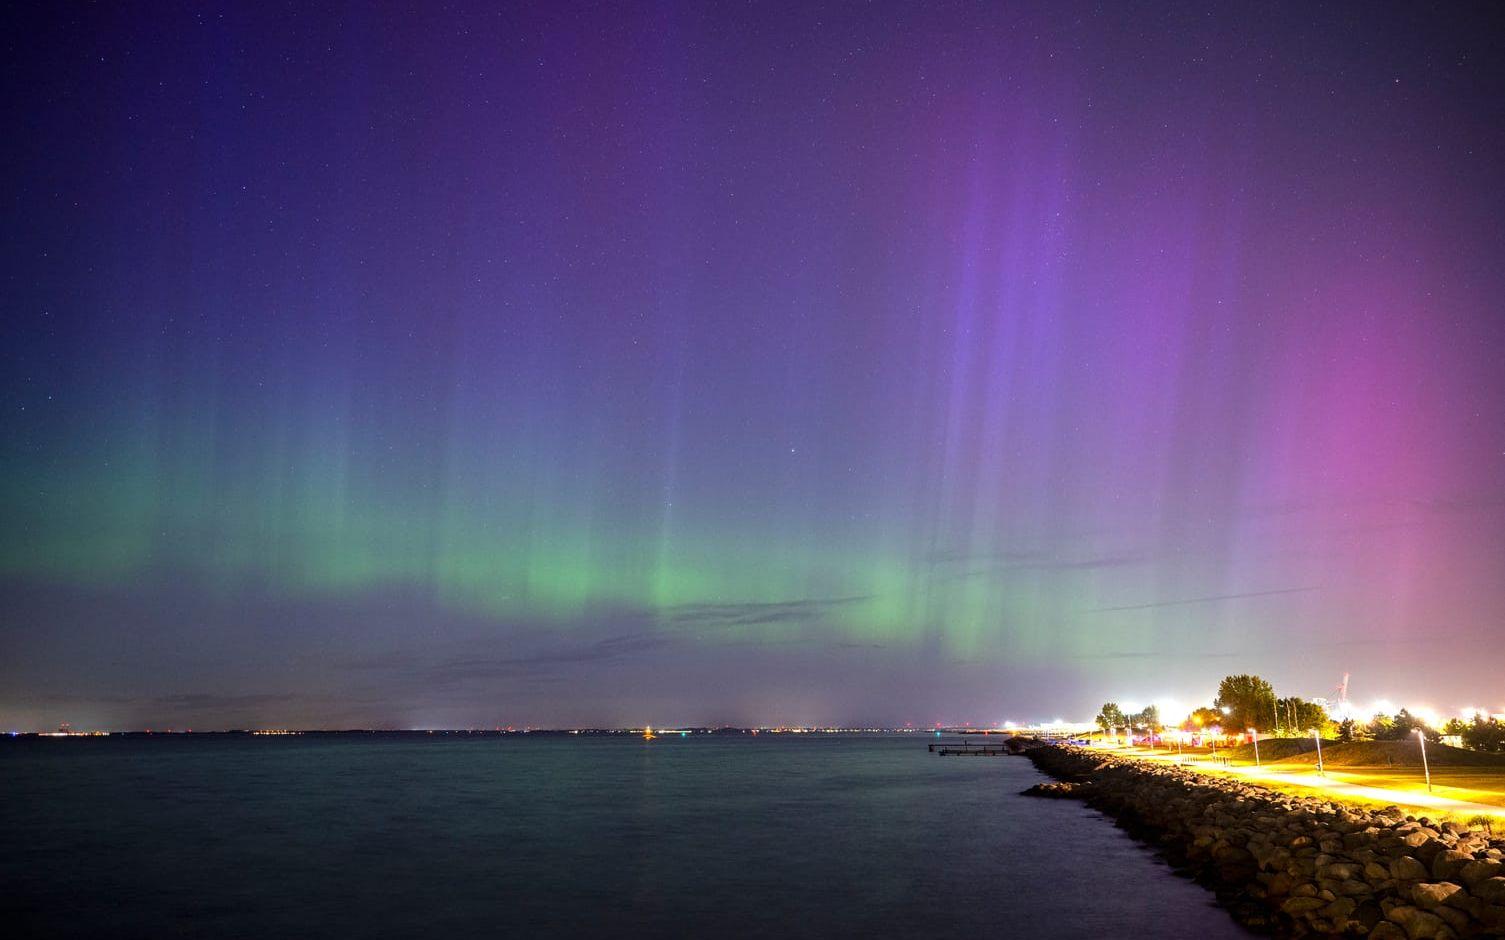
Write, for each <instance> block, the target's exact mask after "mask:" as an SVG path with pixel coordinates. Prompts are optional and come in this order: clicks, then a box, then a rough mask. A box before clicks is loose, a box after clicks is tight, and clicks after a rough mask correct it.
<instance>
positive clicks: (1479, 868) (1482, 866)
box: [1458, 858, 1505, 888]
mask: <svg viewBox="0 0 1505 940" xmlns="http://www.w3.org/2000/svg"><path fill="white" fill-rule="evenodd" d="M1496 875H1505V865H1501V864H1500V863H1499V862H1497V861H1495V860H1494V859H1492V858H1490V859H1481V860H1480V861H1477V862H1468V863H1466V864H1464V866H1463V868H1462V869H1461V870H1460V871H1459V873H1458V877H1460V878H1462V879H1463V884H1464V885H1465V886H1466V887H1469V888H1472V887H1473V886H1474V885H1476V884H1478V883H1479V882H1481V881H1487V880H1489V879H1490V878H1493V877H1495V876H1496Z"/></svg>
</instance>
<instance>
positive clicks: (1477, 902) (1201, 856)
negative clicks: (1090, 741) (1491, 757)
mask: <svg viewBox="0 0 1505 940" xmlns="http://www.w3.org/2000/svg"><path fill="white" fill-rule="evenodd" d="M1024 753H1025V756H1027V757H1029V758H1030V760H1031V761H1032V762H1033V763H1034V765H1035V766H1036V767H1037V768H1038V769H1039V770H1040V771H1041V772H1042V773H1044V774H1046V775H1047V776H1049V777H1052V778H1054V779H1055V780H1057V781H1059V782H1057V783H1048V784H1039V785H1036V786H1035V787H1031V788H1030V789H1029V790H1027V791H1025V792H1026V793H1027V794H1030V795H1036V796H1050V797H1060V798H1070V799H1080V800H1083V801H1084V802H1086V803H1087V804H1088V805H1089V806H1091V807H1093V808H1094V809H1097V810H1099V811H1101V812H1103V813H1104V814H1105V815H1107V816H1109V817H1110V818H1112V819H1113V820H1114V821H1115V822H1116V823H1117V824H1118V825H1120V826H1121V827H1122V828H1124V829H1125V830H1126V831H1128V832H1129V833H1130V834H1131V835H1133V836H1134V837H1135V838H1137V839H1139V840H1140V841H1143V842H1147V843H1149V844H1151V845H1153V846H1155V847H1157V848H1158V849H1160V850H1161V851H1162V852H1163V853H1164V854H1165V856H1166V858H1167V859H1168V860H1169V861H1170V862H1171V864H1172V865H1173V866H1174V867H1175V868H1177V869H1178V870H1180V871H1183V872H1186V873H1188V874H1190V875H1191V876H1192V877H1193V878H1195V879H1196V880H1197V881H1198V882H1199V883H1201V884H1203V885H1205V886H1207V887H1209V888H1211V889H1212V890H1213V892H1214V893H1215V894H1216V895H1217V898H1218V902H1219V904H1220V905H1221V906H1222V907H1223V908H1224V909H1225V910H1227V911H1228V912H1229V913H1230V914H1231V915H1232V916H1233V917H1234V919H1235V920H1237V921H1238V922H1240V923H1242V924H1244V925H1245V926H1247V927H1250V928H1252V929H1255V930H1260V931H1264V932H1270V933H1275V934H1277V935H1281V936H1291V937H1302V936H1330V937H1369V938H1373V940H1426V938H1439V940H1445V938H1453V937H1457V938H1464V937H1505V837H1502V836H1505V833H1491V832H1489V831H1488V830H1485V829H1473V828H1468V827H1464V826H1459V825H1458V824H1456V823H1452V822H1445V823H1440V824H1434V823H1433V822H1432V820H1430V819H1428V818H1427V817H1425V816H1420V817H1418V816H1412V815H1408V814H1406V813H1405V812H1404V811H1403V810H1401V809H1399V808H1398V807H1393V806H1391V807H1385V808H1383V809H1378V810H1373V809H1368V808H1365V807H1361V806H1354V805H1348V804H1344V803H1341V802H1336V801H1332V800H1324V799H1321V798H1317V797H1304V796H1296V795H1293V794H1289V793H1284V792H1281V791H1278V790H1273V789H1270V788H1267V787H1262V786H1259V785H1257V784H1251V783H1244V782H1241V781H1238V780H1232V779H1227V778H1222V777H1212V776H1206V775H1200V774H1197V773H1196V772H1194V771H1188V770H1184V769H1181V768H1178V767H1174V766H1169V765H1164V764H1159V763H1156V762H1151V761H1145V760H1139V759H1135V758H1128V757H1118V756H1114V755H1104V754H1100V753H1093V752H1089V751H1086V750H1083V749H1080V748H1075V747H1071V746H1069V745H1057V744H1042V745H1040V746H1037V747H1033V748H1030V749H1028V750H1026V751H1025V752H1024Z"/></svg>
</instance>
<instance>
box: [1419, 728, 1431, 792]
mask: <svg viewBox="0 0 1505 940" xmlns="http://www.w3.org/2000/svg"><path fill="white" fill-rule="evenodd" d="M1416 740H1417V741H1418V742H1420V743H1421V772H1422V773H1424V774H1426V775H1427V792H1428V793H1431V792H1432V769H1431V768H1430V767H1428V766H1427V736H1426V735H1425V734H1423V733H1422V730H1421V729H1420V728H1417V729H1416Z"/></svg>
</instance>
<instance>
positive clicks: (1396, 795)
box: [1108, 746, 1505, 818]
mask: <svg viewBox="0 0 1505 940" xmlns="http://www.w3.org/2000/svg"><path fill="white" fill-rule="evenodd" d="M1108 750H1112V751H1115V752H1117V753H1120V754H1124V755H1126V756H1132V757H1137V758H1140V759H1143V760H1157V761H1161V762H1162V763H1171V764H1178V765H1179V766H1181V767H1184V768H1186V769H1187V770H1194V771H1196V772H1197V773H1203V774H1209V775H1212V776H1225V777H1240V778H1243V779H1246V780H1249V781H1250V782H1253V783H1267V784H1271V785H1274V786H1284V787H1302V788H1304V789H1307V790H1319V791H1321V792H1322V793H1323V794H1326V795H1331V796H1333V797H1335V798H1337V799H1350V800H1363V801H1365V802H1372V803H1383V804H1392V803H1393V804H1394V805H1396V806H1402V807H1407V808H1412V809H1426V810H1434V811H1437V812H1443V813H1450V814H1452V815H1456V816H1465V817H1467V816H1473V815H1476V814H1480V813H1483V814H1485V815H1489V816H1497V817H1501V818H1505V807H1501V806H1491V805H1490V804H1488V803H1475V802H1472V801H1470V800H1460V799H1456V798H1454V797H1450V796H1443V795H1442V794H1439V793H1428V792H1427V790H1426V784H1425V783H1423V782H1422V780H1421V770H1420V769H1419V768H1418V769H1417V772H1416V775H1417V781H1416V788H1415V789H1411V788H1409V787H1407V788H1399V787H1376V786H1369V785H1367V784H1360V783H1353V782H1350V781H1349V780H1345V779H1343V778H1344V777H1346V776H1350V774H1348V773H1347V772H1346V771H1341V770H1339V771H1332V770H1330V771H1328V772H1327V775H1326V776H1321V775H1319V774H1318V773H1317V772H1316V769H1315V768H1314V769H1311V770H1305V771H1291V770H1277V769H1272V768H1266V767H1255V766H1249V765H1237V764H1236V765H1233V766H1230V767H1225V766H1222V765H1211V764H1209V763H1207V758H1206V757H1205V756H1202V755H1197V756H1193V755H1190V754H1188V755H1186V757H1185V759H1184V762H1183V761H1181V760H1178V758H1177V756H1176V754H1175V753H1170V754H1167V753H1166V752H1165V751H1160V750H1146V749H1144V748H1137V747H1136V748H1126V747H1121V746H1119V747H1111V748H1108ZM1352 776H1361V775H1357V774H1355V775H1352ZM1436 789H1447V787H1443V786H1438V787H1437V788H1436Z"/></svg>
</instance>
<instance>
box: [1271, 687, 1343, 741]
mask: <svg viewBox="0 0 1505 940" xmlns="http://www.w3.org/2000/svg"><path fill="white" fill-rule="evenodd" d="M1275 710H1276V711H1277V712H1278V713H1279V714H1280V723H1281V725H1282V727H1284V728H1285V729H1286V730H1287V731H1289V732H1291V733H1292V734H1297V735H1306V734H1310V733H1311V732H1312V731H1321V732H1323V733H1326V732H1327V730H1328V725H1330V724H1331V723H1332V722H1331V721H1329V720H1328V717H1327V710H1326V709H1324V708H1323V707H1322V706H1321V705H1318V704H1317V703H1316V702H1308V701H1307V700H1306V699H1304V698H1296V697H1295V696H1291V697H1290V698H1283V699H1280V700H1278V701H1277V702H1276V703H1275Z"/></svg>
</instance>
